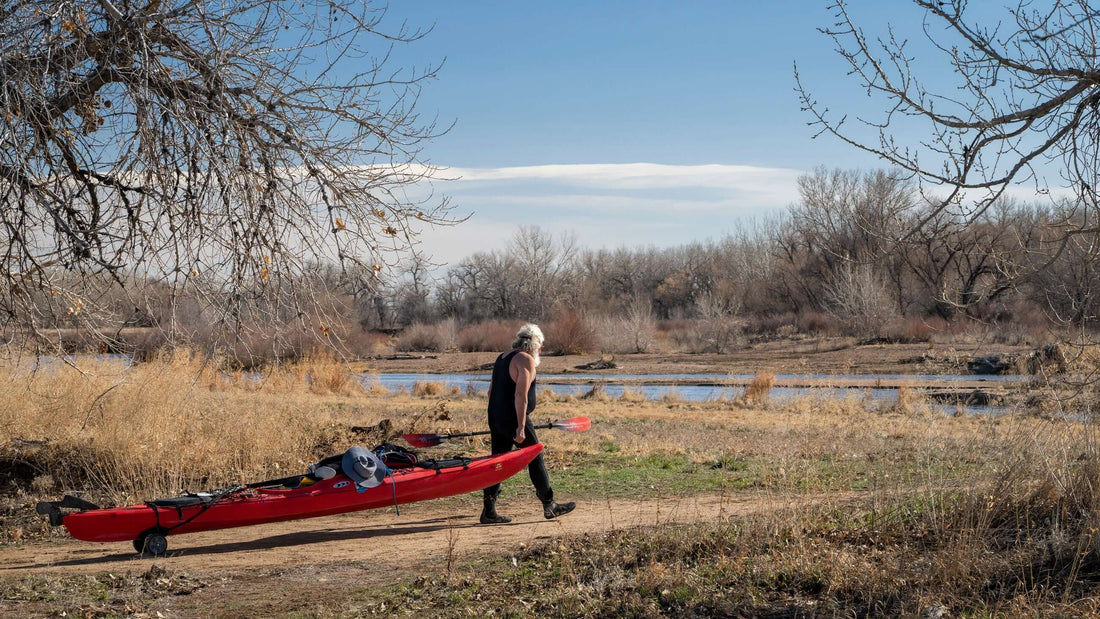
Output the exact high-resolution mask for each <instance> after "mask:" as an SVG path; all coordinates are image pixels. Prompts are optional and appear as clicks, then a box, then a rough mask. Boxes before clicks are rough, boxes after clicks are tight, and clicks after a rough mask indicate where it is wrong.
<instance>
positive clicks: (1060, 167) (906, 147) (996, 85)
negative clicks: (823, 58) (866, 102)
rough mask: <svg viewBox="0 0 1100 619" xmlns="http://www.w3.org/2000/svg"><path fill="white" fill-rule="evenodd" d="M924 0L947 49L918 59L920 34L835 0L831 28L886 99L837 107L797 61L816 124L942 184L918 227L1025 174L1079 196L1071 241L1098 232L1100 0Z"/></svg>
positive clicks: (981, 205)
mask: <svg viewBox="0 0 1100 619" xmlns="http://www.w3.org/2000/svg"><path fill="white" fill-rule="evenodd" d="M913 3H914V4H915V5H916V6H917V7H918V8H919V9H920V10H922V11H923V13H924V22H923V33H924V36H925V37H926V38H927V41H928V42H929V43H930V44H931V49H932V50H934V51H937V52H938V53H939V54H940V57H939V58H938V60H936V61H935V62H934V63H932V62H930V61H929V60H928V59H927V58H924V57H922V58H921V59H920V60H919V61H918V60H917V58H916V51H915V50H914V45H913V44H912V42H910V41H908V40H905V39H903V38H901V37H900V36H898V35H897V33H896V32H895V31H894V30H893V29H890V30H888V31H887V32H883V33H881V34H879V35H878V36H873V35H870V34H868V33H866V32H865V31H864V29H863V28H862V27H861V26H860V22H859V19H858V16H856V15H854V14H853V11H852V10H851V9H850V8H849V6H848V5H847V3H846V2H844V1H843V0H838V1H837V2H836V3H835V4H833V5H832V6H831V9H832V10H833V12H834V14H835V20H834V23H833V25H831V26H829V27H825V28H821V29H820V30H821V32H823V33H824V34H826V35H827V36H829V37H831V38H832V39H833V41H834V43H835V45H836V50H837V52H838V53H839V54H840V56H841V57H842V58H843V59H844V60H845V61H846V63H847V65H848V68H849V73H850V75H851V76H852V77H853V78H854V80H855V81H856V82H857V84H858V86H859V87H860V89H861V90H863V91H864V92H866V93H867V94H868V95H869V96H871V97H875V98H876V100H877V101H878V102H880V103H881V106H880V109H881V113H880V114H877V115H872V116H869V117H865V118H859V119H852V118H850V117H849V116H848V115H847V114H845V113H844V112H843V111H841V112H840V113H839V114H838V113H836V112H835V111H833V110H831V109H830V107H829V105H828V103H827V102H822V101H819V100H818V99H817V98H816V97H815V96H814V95H813V94H812V92H811V89H810V87H809V85H808V83H807V82H806V81H804V80H805V78H804V77H803V76H799V75H798V70H797V67H796V70H795V73H796V79H797V80H798V91H799V93H800V96H801V100H802V104H803V107H804V109H805V110H807V111H808V112H809V113H810V115H811V116H812V118H813V121H812V123H811V124H813V125H815V126H816V127H817V128H818V129H819V130H820V131H821V132H823V133H828V134H832V135H834V136H836V137H839V138H840V139H842V140H844V141H845V142H847V143H849V144H851V145H852V146H854V147H857V148H860V149H863V150H865V151H869V152H871V153H874V154H876V155H878V156H879V157H881V158H882V159H883V160H885V161H887V162H889V163H890V164H892V165H893V166H896V167H897V168H899V169H900V170H903V171H905V172H907V173H908V174H910V175H913V176H914V177H916V178H918V179H920V180H921V181H922V183H923V184H924V186H925V188H926V189H928V188H931V189H933V190H934V191H935V192H938V193H939V194H940V195H938V197H937V198H936V202H937V203H938V204H939V207H938V208H937V209H934V210H933V211H932V212H930V213H929V214H928V215H927V217H926V218H925V219H924V220H922V221H921V222H919V225H918V226H916V227H914V228H912V229H910V231H909V233H910V234H912V233H915V232H916V230H919V228H920V227H921V226H923V225H924V224H927V223H928V222H931V221H934V220H935V219H936V217H938V216H939V214H940V213H941V212H943V211H944V210H954V211H955V212H956V213H961V214H964V215H966V216H969V217H971V218H975V217H977V216H979V215H980V214H982V213H984V211H985V210H986V209H988V208H989V207H990V206H991V205H993V204H994V203H996V202H997V200H998V199H999V198H1000V197H1001V196H1002V195H1003V194H1004V193H1005V192H1006V190H1008V189H1010V188H1011V187H1012V186H1014V185H1023V186H1024V187H1026V188H1029V189H1032V190H1034V192H1035V193H1038V194H1040V195H1047V194H1049V195H1053V196H1055V197H1056V198H1058V199H1061V200H1064V201H1068V202H1069V203H1071V204H1072V205H1073V206H1074V207H1075V208H1074V209H1073V210H1070V211H1067V213H1068V215H1067V217H1066V219H1065V220H1064V222H1063V224H1064V225H1063V231H1064V234H1063V236H1062V238H1061V240H1062V241H1064V242H1065V243H1071V242H1076V241H1074V240H1073V238H1072V237H1074V236H1076V235H1080V234H1083V233H1088V234H1089V235H1093V234H1095V232H1096V226H1095V218H1096V216H1097V214H1100V211H1098V210H1097V206H1098V203H1097V194H1096V187H1097V180H1098V179H1097V175H1098V160H1097V154H1098V149H1100V91H1097V90H1096V86H1097V85H1098V84H1100V67H1098V66H1097V62H1098V59H1097V36H1098V32H1100V11H1098V10H1097V9H1096V8H1094V7H1093V6H1092V3H1089V2H1085V1H1083V0H1054V1H1045V2H1032V1H1030V0H1020V1H1019V2H1018V3H1016V4H1015V5H1013V6H1009V7H1006V8H1004V9H1001V10H1000V12H998V13H996V14H994V17H992V18H990V12H989V11H990V7H989V6H982V7H980V10H981V11H982V13H981V14H978V11H977V10H975V7H976V5H972V4H971V3H969V2H967V1H966V0H946V1H945V0H913ZM929 66H933V67H934V68H933V69H932V71H935V72H936V74H935V75H932V74H931V73H930V72H928V67H929ZM921 70H924V71H925V73H923V74H922V73H921ZM948 70H949V71H950V74H949V75H950V80H949V82H950V83H948V84H945V83H944V81H943V79H941V78H943V76H944V75H947V71H948ZM929 84H935V86H930V85H929ZM913 123H918V124H920V123H923V124H922V125H921V127H922V130H923V135H924V136H925V137H924V138H923V139H922V140H920V141H919V143H916V142H914V141H913V140H907V139H904V138H899V137H898V134H899V129H901V128H903V127H906V128H907V129H906V130H908V129H910V128H912V125H913ZM1089 242H1091V241H1089Z"/></svg>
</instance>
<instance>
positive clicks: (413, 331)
mask: <svg viewBox="0 0 1100 619" xmlns="http://www.w3.org/2000/svg"><path fill="white" fill-rule="evenodd" d="M455 331H456V327H455V322H454V319H448V320H444V321H443V322H440V323H438V324H434V325H426V324H423V323H415V322H414V323H413V324H411V325H409V326H408V327H407V328H406V329H405V330H404V331H403V332H402V333H401V335H400V336H398V338H397V345H396V348H397V350H400V351H402V352H445V351H448V350H453V349H455V348H456V346H455V344H456V342H457V341H458V335H457V333H456V332H455Z"/></svg>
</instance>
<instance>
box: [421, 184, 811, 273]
mask: <svg viewBox="0 0 1100 619" xmlns="http://www.w3.org/2000/svg"><path fill="white" fill-rule="evenodd" d="M800 174H802V172H801V171H799V170H792V169H786V168H764V167H755V166H735V165H717V164H714V165H697V166H686V165H663V164H653V163H624V164H575V165H539V166H525V167H503V168H444V169H443V172H442V173H441V174H439V175H438V176H437V178H439V177H444V178H451V179H455V180H448V181H442V182H441V181H436V182H435V183H434V187H435V190H437V191H439V192H441V193H443V194H446V195H448V196H450V197H451V198H452V201H453V204H454V206H455V208H456V214H458V215H466V214H469V215H470V219H469V220H468V221H466V222H465V223H463V224H460V225H458V226H455V227H452V228H441V229H436V230H425V231H424V232H423V235H422V241H423V242H424V245H423V247H424V248H425V249H426V250H427V251H428V253H431V254H433V255H434V256H435V257H436V259H437V260H439V261H444V262H448V263H452V264H453V263H454V262H457V261H459V260H461V259H462V258H464V257H466V256H469V255H471V254H473V253H475V252H477V251H488V250H495V249H503V248H504V247H506V246H507V244H508V243H509V242H510V241H511V239H512V237H513V235H514V234H515V232H516V230H517V229H518V228H519V226H521V225H535V226H539V227H541V228H543V229H546V230H548V231H550V232H553V233H555V234H561V233H570V234H574V235H576V237H577V240H578V241H579V242H580V243H581V244H582V245H583V246H585V247H590V248H593V249H596V248H599V247H617V246H621V245H657V246H668V245H675V244H680V243H686V242H690V241H692V240H700V241H702V240H706V239H711V238H716V237H717V236H720V235H722V234H725V233H727V232H730V231H732V230H734V229H736V227H737V226H738V225H739V223H740V222H741V221H744V220H746V219H748V218H750V217H758V216H762V215H767V214H769V213H775V212H779V211H781V210H782V209H783V208H785V207H786V206H787V205H789V204H791V203H792V202H794V201H795V200H797V198H798V194H797V183H796V181H797V179H798V176H799V175H800Z"/></svg>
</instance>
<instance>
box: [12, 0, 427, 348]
mask: <svg viewBox="0 0 1100 619" xmlns="http://www.w3.org/2000/svg"><path fill="white" fill-rule="evenodd" d="M388 24H389V20H388V19H386V15H385V11H384V10H380V9H377V8H375V7H372V6H369V5H368V4H366V3H364V2H359V1H358V0H296V1H293V2H292V1H289V0H263V1H260V0H229V1H227V2H219V3H206V2H197V1H195V0H151V1H148V2H146V1H145V0H141V1H139V2H135V1H132V0H114V1H112V0H35V1H29V2H26V1H25V2H17V1H5V2H3V3H0V143H2V147H0V261H2V262H3V269H2V273H3V274H2V275H0V277H2V278H3V280H2V281H3V286H2V289H0V316H3V319H2V320H3V321H4V324H5V325H6V326H7V327H8V328H9V330H13V331H17V332H27V331H28V330H29V331H31V332H39V333H40V332H41V330H42V329H44V328H46V327H51V326H56V325H58V324H60V323H59V320H61V319H63V318H73V317H76V318H78V319H80V320H78V321H77V322H79V323H80V324H82V325H83V326H86V327H87V326H90V327H98V328H101V327H102V326H103V325H102V324H101V323H102V322H103V321H104V320H107V318H106V317H105V315H104V314H102V313H98V314H97V313H95V312H92V311H91V309H92V308H93V307H94V306H95V305H96V302H95V300H94V299H88V298H86V297H87V295H90V294H93V293H94V289H93V288H91V287H89V286H87V285H86V284H87V282H88V281H89V278H92V277H103V276H106V277H110V278H112V279H114V280H115V281H116V282H118V283H119V284H123V283H126V284H127V286H126V287H127V289H131V288H132V287H133V284H134V282H138V281H145V282H158V283H159V284H160V285H161V286H167V287H168V288H170V289H172V290H174V291H177V292H185V293H187V294H190V295H191V296H192V297H193V298H196V299H200V300H202V301H203V303H204V305H205V307H206V308H207V311H208V312H209V313H210V318H212V319H213V321H214V323H215V324H218V325H222V326H224V327H227V328H228V330H230V331H232V330H234V329H237V328H239V327H240V326H242V325H243V324H246V323H247V322H248V321H255V320H263V319H275V318H276V316H285V315H287V314H288V313H289V315H290V316H292V317H294V318H295V319H298V320H307V321H308V320H310V319H311V317H312V314H311V310H310V309H309V308H308V307H306V306H304V305H302V304H301V303H300V301H301V299H299V298H297V297H295V296H294V295H284V294H270V291H271V290H272V289H277V288H281V287H288V286H294V285H296V284H297V283H299V282H301V281H302V277H301V275H302V274H303V272H304V271H305V270H306V269H307V268H308V266H309V265H310V264H312V263H316V262H330V263H333V264H338V265H343V266H345V267H348V266H351V267H356V268H358V269H359V270H361V271H363V272H366V273H373V274H377V273H378V272H379V271H380V270H381V269H383V268H384V267H385V266H386V265H387V264H388V263H389V262H392V260H393V259H392V258H389V257H388V256H391V255H393V254H391V253H390V252H397V254H404V253H405V252H407V251H408V250H409V248H410V247H412V246H414V244H415V240H416V234H417V229H418V226H419V225H421V224H420V223H418V222H426V223H428V224H430V223H445V222H447V221H448V218H447V208H448V207H447V204H446V202H445V201H444V200H437V199H434V198H429V199H426V200H418V199H410V198H408V197H406V194H405V193H404V191H403V188H405V187H407V186H409V185H411V184H413V183H416V182H419V181H422V180H425V179H428V178H430V177H431V176H432V175H433V173H434V169H433V168H432V167H431V166H430V165H429V164H427V162H426V161H424V160H422V158H421V148H422V145H423V144H424V142H425V140H427V139H429V138H431V137H432V136H434V135H436V134H438V133H439V131H438V130H437V129H436V127H435V125H434V123H433V122H432V121H430V120H428V121H424V120H422V119H421V118H419V117H418V115H417V113H416V111H415V104H416V101H417V97H418V94H419V91H420V88H421V86H422V84H423V83H424V81H425V80H428V79H430V78H432V77H433V76H434V74H435V72H436V69H437V68H436V67H428V68H426V69H424V70H422V71H401V70H394V69H391V68H390V67H389V66H388V64H387V59H388V56H389V53H388V51H387V49H389V48H392V47H393V46H396V45H404V44H406V43H410V42H412V41H415V40H416V39H418V38H420V37H421V36H423V34H424V33H423V32H421V31H417V30H410V29H408V28H407V27H406V26H404V25H397V26H396V27H390V26H389V25H388ZM412 195H415V193H414V194H412ZM140 297H141V295H140V294H138V293H135V294H134V295H133V298H132V301H133V302H135V303H139V302H140ZM270 303H275V304H277V305H278V304H287V303H289V304H291V305H290V310H291V311H289V312H284V311H282V310H279V309H278V308H271V307H269V306H268V304H270Z"/></svg>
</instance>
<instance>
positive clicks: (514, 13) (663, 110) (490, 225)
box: [388, 0, 921, 262]
mask: <svg viewBox="0 0 1100 619" xmlns="http://www.w3.org/2000/svg"><path fill="white" fill-rule="evenodd" d="M827 4H828V3H827V2H825V1H821V2H816V1H815V2H811V1H802V0H799V1H791V2H778V1H777V2H768V1H759V0H757V1H747V0H726V1H709V0H704V1H685V2H667V1H665V2H652V1H644V0H643V1H635V2H625V1H605V2H580V1H572V0H559V1H557V2H553V3H533V2H515V1H493V2H468V3H458V2H453V1H442V0H422V1H417V2H406V3H394V4H392V5H391V6H390V8H389V15H388V20H389V21H390V22H391V23H393V22H398V21H400V20H405V21H407V22H408V24H409V25H410V26H412V27H431V28H432V29H433V30H432V32H431V33H430V34H429V35H428V36H427V37H425V38H424V39H422V40H420V41H417V42H415V43H413V44H411V45H409V46H406V47H402V48H400V49H397V50H395V53H394V57H393V62H394V63H395V66H396V65H414V66H424V65H427V64H429V63H431V62H438V61H441V60H444V61H445V62H444V65H443V68H442V70H441V71H440V73H439V78H438V79H437V80H435V81H432V82H430V83H428V84H426V86H425V88H424V91H423V93H422V95H421V99H420V102H419V106H418V109H419V111H420V112H421V114H423V115H425V116H428V117H431V116H437V117H438V119H439V122H440V123H441V124H449V123H451V122H453V123H454V127H453V129H452V130H451V131H450V132H449V133H448V134H447V135H444V136H442V137H440V138H438V139H437V140H435V141H433V142H431V143H430V144H428V145H427V146H426V148H425V150H424V153H423V154H424V156H425V158H426V159H427V160H429V161H430V162H431V163H434V164H437V165H441V166H446V167H448V168H450V169H451V170H450V173H449V175H450V176H454V177H458V180H454V181H449V182H442V183H438V184H437V185H436V187H435V189H436V190H437V191H441V192H443V193H445V194H447V195H449V196H451V198H452V200H453V203H454V205H455V208H456V210H455V213H456V214H457V215H470V219H469V220H468V221H467V222H465V223H463V224H461V225H460V226H457V227H454V228H448V229H437V230H425V231H424V233H423V236H422V239H423V242H424V248H425V249H426V250H427V252H428V253H429V254H431V255H433V256H434V257H435V258H436V260H438V261H442V262H455V261H457V260H459V259H461V258H462V257H464V256H467V255H469V254H470V253H472V252H474V251H479V250H486V249H494V248H500V247H504V246H505V245H506V244H507V242H508V241H509V240H510V238H511V236H512V234H514V232H515V230H516V229H517V227H518V226H519V225H521V224H522V225H537V226H540V227H542V228H544V229H546V230H549V231H551V232H553V233H555V234H559V233H571V234H574V235H576V237H577V240H578V241H579V242H580V243H581V244H582V245H583V246H586V247H591V248H598V247H609V248H611V247H617V246H638V245H655V246H672V245H678V244H682V243H686V242H689V241H692V240H700V241H703V240H707V239H718V238H720V237H721V236H723V235H724V234H726V233H729V232H732V231H734V230H735V229H736V228H737V227H738V226H740V225H742V224H743V223H745V222H747V221H749V220H751V219H753V218H761V217H767V216H769V214H774V213H777V212H780V211H782V210H783V209H784V208H785V207H786V206H788V205H789V204H790V203H792V202H793V201H795V200H796V199H797V194H796V188H795V181H796V179H797V178H798V176H799V175H800V174H802V173H804V172H807V171H809V170H812V169H813V168H814V167H816V166H826V167H829V168H834V167H841V168H864V169H867V168H875V167H881V166H880V164H879V163H878V162H876V161H875V160H874V159H873V158H872V157H870V156H869V155H867V154H864V153H861V152H860V151H857V150H855V149H852V148H851V147H848V146H845V145H843V144H841V143H840V142H839V141H837V140H835V139H832V138H829V137H822V138H818V139H816V140H815V139H811V137H812V135H813V133H814V130H813V129H812V128H811V127H808V126H807V124H806V123H807V121H808V120H809V117H808V115H807V114H805V113H803V112H801V111H800V109H799V101H798V97H797V95H796V93H795V92H794V86H795V82H794V77H793V66H794V63H795V62H796V61H797V62H798V65H799V70H800V72H801V73H802V75H803V77H804V79H805V81H806V82H808V83H809V84H810V85H811V86H812V87H813V88H814V90H815V93H816V94H818V95H819V96H820V98H821V99H823V100H828V101H830V102H835V103H836V105H837V107H845V108H846V109H851V110H855V111H858V110H859V109H860V106H866V105H867V103H866V102H865V101H866V97H865V95H864V94H863V93H862V92H861V91H860V90H859V89H858V86H857V85H856V84H855V83H854V82H852V81H851V80H848V79H846V78H845V76H844V70H845V68H844V65H843V64H842V62H841V60H840V59H839V58H838V57H837V56H836V54H835V53H833V52H832V42H831V40H829V39H828V38H827V37H825V36H824V35H822V34H820V33H818V32H817V30H816V28H817V27H818V26H820V25H823V24H829V23H831V22H832V15H831V13H830V12H829V10H828V9H827ZM851 4H852V5H853V12H855V13H856V14H858V15H862V16H864V17H865V18H866V19H867V23H868V26H869V28H872V29H873V28H876V27H882V26H883V24H884V23H885V22H886V21H887V20H889V21H891V22H895V23H897V24H898V25H899V26H904V27H908V28H913V26H914V25H916V26H919V22H920V18H921V15H920V13H919V12H917V11H915V9H913V7H911V6H909V5H908V4H907V3H903V2H888V3H886V2H872V1H870V0H860V1H858V2H853V3H851ZM909 36H914V37H919V36H921V34H920V32H919V30H916V29H914V30H912V31H911V32H910V33H909Z"/></svg>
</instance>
